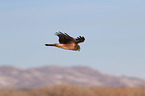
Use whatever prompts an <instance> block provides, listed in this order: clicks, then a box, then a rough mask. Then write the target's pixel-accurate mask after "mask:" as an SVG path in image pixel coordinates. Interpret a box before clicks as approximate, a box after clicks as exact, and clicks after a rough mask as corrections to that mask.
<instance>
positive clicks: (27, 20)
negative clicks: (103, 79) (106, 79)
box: [0, 0, 145, 79]
mask: <svg viewBox="0 0 145 96" xmlns="http://www.w3.org/2000/svg"><path fill="white" fill-rule="evenodd" d="M144 5H145V1H144V0H109V1H108V0H72V1H71V0H69V1H67V0H41V1H40V0H23V1H22V0H13V1H12V0H1V1H0V13H1V15H0V44H1V47H0V65H1V66H3V65H12V66H20V67H37V66H48V65H60V66H89V67H92V68H95V69H98V70H100V71H103V72H106V73H109V74H116V75H126V76H135V77H141V78H144V79H145V75H144V73H145V70H144V68H145V11H144V10H145V6H144ZM56 31H62V32H66V33H68V34H70V35H71V36H73V37H77V36H79V35H83V36H85V38H86V41H85V42H84V43H82V44H80V46H81V51H80V52H74V51H68V50H63V49H58V48H54V47H45V46H44V44H45V43H58V37H57V36H55V35H54V34H55V32H56Z"/></svg>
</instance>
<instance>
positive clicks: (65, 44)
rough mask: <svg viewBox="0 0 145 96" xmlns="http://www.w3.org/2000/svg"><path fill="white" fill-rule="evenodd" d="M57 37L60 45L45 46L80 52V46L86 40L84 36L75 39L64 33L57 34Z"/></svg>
mask: <svg viewBox="0 0 145 96" xmlns="http://www.w3.org/2000/svg"><path fill="white" fill-rule="evenodd" d="M56 35H57V36H58V37H59V43H60V44H45V45H46V46H56V47H58V48H63V49H67V50H74V51H80V46H79V45H78V44H79V43H82V42H84V41H85V38H84V37H83V36H78V37H77V38H76V39H75V38H73V37H71V36H69V35H68V34H67V33H62V32H60V31H59V32H56Z"/></svg>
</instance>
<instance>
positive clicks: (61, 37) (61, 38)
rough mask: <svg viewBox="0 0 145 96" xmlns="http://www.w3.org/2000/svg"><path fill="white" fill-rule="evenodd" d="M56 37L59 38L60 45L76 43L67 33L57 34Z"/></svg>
mask: <svg viewBox="0 0 145 96" xmlns="http://www.w3.org/2000/svg"><path fill="white" fill-rule="evenodd" d="M56 35H57V36H58V37H59V42H60V44H69V43H74V42H75V39H74V38H73V37H71V36H69V35H68V34H66V33H62V32H56Z"/></svg>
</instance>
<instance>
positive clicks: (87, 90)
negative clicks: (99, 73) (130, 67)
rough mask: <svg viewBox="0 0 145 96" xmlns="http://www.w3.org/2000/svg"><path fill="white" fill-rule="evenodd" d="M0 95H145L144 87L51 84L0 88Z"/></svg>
mask: <svg viewBox="0 0 145 96" xmlns="http://www.w3.org/2000/svg"><path fill="white" fill-rule="evenodd" d="M0 96H145V88H107V87H85V86H77V85H65V84H61V85H53V86H50V87H44V88H41V89H0Z"/></svg>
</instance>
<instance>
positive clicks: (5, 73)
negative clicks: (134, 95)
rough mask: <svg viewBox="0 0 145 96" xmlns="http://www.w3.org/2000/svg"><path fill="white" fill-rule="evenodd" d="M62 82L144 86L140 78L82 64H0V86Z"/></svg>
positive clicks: (39, 85) (143, 81)
mask: <svg viewBox="0 0 145 96" xmlns="http://www.w3.org/2000/svg"><path fill="white" fill-rule="evenodd" d="M62 83H66V84H77V85H83V86H106V87H143V86H145V80H143V79H140V78H136V77H126V76H115V75H109V74H106V73H103V72H100V71H98V70H95V69H92V68H90V67H83V66H75V67H63V66H45V67H36V68H19V67H13V66H0V88H41V87H44V86H50V85H53V84H62Z"/></svg>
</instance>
